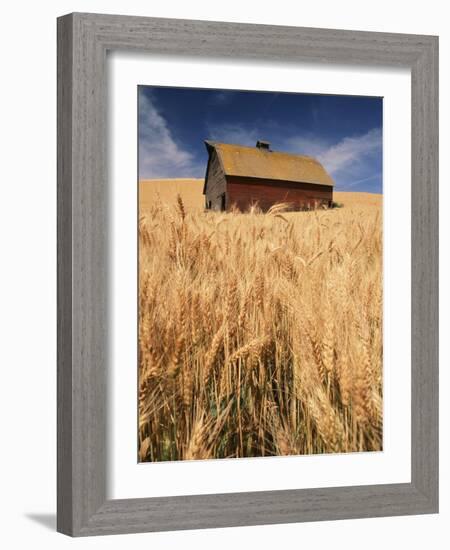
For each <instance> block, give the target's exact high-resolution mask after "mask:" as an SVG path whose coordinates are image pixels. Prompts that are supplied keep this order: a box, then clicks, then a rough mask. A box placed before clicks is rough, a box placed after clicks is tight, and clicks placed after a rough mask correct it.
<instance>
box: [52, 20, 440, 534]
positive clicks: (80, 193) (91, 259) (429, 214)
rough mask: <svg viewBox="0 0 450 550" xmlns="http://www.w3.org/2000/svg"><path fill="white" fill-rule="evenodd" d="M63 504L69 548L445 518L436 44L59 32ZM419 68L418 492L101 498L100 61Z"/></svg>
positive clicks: (202, 28)
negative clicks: (299, 525) (169, 58)
mask: <svg viewBox="0 0 450 550" xmlns="http://www.w3.org/2000/svg"><path fill="white" fill-rule="evenodd" d="M57 24H58V412H57V414H58V461H57V463H58V482H57V490H58V499H57V501H58V504H57V518H58V519H57V529H58V531H60V532H62V533H66V534H68V535H72V536H83V535H101V534H112V533H133V532H141V531H164V530H178V529H200V528H211V527H230V526H239V525H261V524H276V523H289V522H303V521H319V520H334V519H344V518H363V517H373V516H395V515H405V514H429V513H436V512H437V511H438V38H437V37H435V36H417V35H406V34H388V33H373V32H355V31H345V30H329V29H311V28H297V27H280V26H266V25H249V24H237V23H218V22H209V21H188V20H176V19H155V18H144V17H128V16H117V15H97V14H83V13H73V14H70V15H65V16H63V17H61V18H59V19H58V23H57ZM111 50H134V51H136V52H140V53H142V52H147V53H148V54H170V55H175V56H184V55H186V52H188V53H189V56H214V57H216V58H217V57H227V58H232V59H234V58H236V59H239V58H247V59H255V60H258V59H262V60H274V61H283V62H286V61H289V62H294V63H295V62H298V61H302V62H304V61H307V62H318V63H328V64H362V65H366V66H376V65H378V66H394V67H408V68H410V69H411V75H412V78H411V81H412V88H411V93H412V113H411V115H412V119H411V120H412V131H411V147H412V181H411V185H412V241H411V247H412V266H411V269H412V271H411V275H412V294H411V304H412V319H411V323H412V326H411V329H412V349H411V353H412V361H411V373H412V379H411V380H412V393H411V420H412V433H411V438H412V448H411V460H412V464H411V472H412V475H411V482H410V483H401V484H388V485H365V486H351V487H334V488H325V489H318V488H317V489H298V490H297V489H295V490H294V489H293V490H283V491H262V492H250V493H248V492H244V493H231V494H209V495H192V496H176V497H162V498H144V499H128V500H108V499H107V468H106V462H107V456H106V448H107V446H106V431H107V430H106V423H107V392H106V391H105V388H106V385H107V372H108V361H109V357H108V351H107V350H108V326H109V322H108V315H109V313H108V312H109V305H108V280H109V279H108V276H109V274H108V246H109V235H108V219H109V218H108V216H109V214H108V205H109V190H108V179H107V161H106V145H105V143H106V116H107V113H106V105H107V101H106V98H107V78H106V54H107V52H108V51H111Z"/></svg>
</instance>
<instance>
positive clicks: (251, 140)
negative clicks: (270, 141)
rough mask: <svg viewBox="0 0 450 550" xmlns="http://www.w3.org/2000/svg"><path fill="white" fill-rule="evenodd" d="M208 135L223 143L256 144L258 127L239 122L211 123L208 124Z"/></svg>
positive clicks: (259, 137) (258, 137)
mask: <svg viewBox="0 0 450 550" xmlns="http://www.w3.org/2000/svg"><path fill="white" fill-rule="evenodd" d="M208 137H209V139H212V140H214V141H221V142H223V143H235V144H237V145H250V146H252V145H255V144H256V140H257V139H262V138H261V136H259V135H258V130H257V128H254V127H247V126H243V125H241V124H237V123H229V124H220V125H214V126H213V125H210V126H208Z"/></svg>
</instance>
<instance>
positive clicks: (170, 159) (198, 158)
mask: <svg viewBox="0 0 450 550" xmlns="http://www.w3.org/2000/svg"><path fill="white" fill-rule="evenodd" d="M138 106H139V178H140V179H141V178H184V177H186V178H189V177H193V178H201V177H204V176H205V171H206V162H207V153H206V148H205V145H204V140H205V139H211V140H215V141H221V142H225V143H237V144H240V145H250V146H254V145H255V143H256V140H257V139H263V140H267V141H270V143H271V148H272V149H273V150H275V151H286V152H290V153H296V154H303V155H310V156H313V157H316V158H317V159H318V160H320V161H321V162H322V164H323V165H324V166H325V168H326V169H327V171H328V172H329V173H330V175H331V176H332V177H333V179H334V181H335V183H336V187H335V189H336V190H337V191H339V190H341V191H367V192H371V193H381V192H382V120H383V114H382V109H383V107H382V98H375V97H354V96H336V95H318V94H292V93H285V92H247V91H233V90H205V89H195V88H165V87H153V86H140V87H139V88H138Z"/></svg>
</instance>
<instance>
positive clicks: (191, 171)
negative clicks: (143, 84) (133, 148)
mask: <svg viewBox="0 0 450 550" xmlns="http://www.w3.org/2000/svg"><path fill="white" fill-rule="evenodd" d="M198 173H199V166H198V165H196V163H195V159H194V157H193V155H192V154H191V153H189V152H188V151H186V150H184V149H182V148H181V147H180V146H179V145H177V143H176V142H175V140H174V138H173V136H172V133H171V131H170V129H169V127H168V125H167V122H166V120H165V119H164V117H163V116H162V115H161V114H160V113H159V111H158V109H157V108H156V107H155V105H154V104H153V102H152V100H151V99H150V98H149V97H148V96H146V95H143V94H141V95H140V96H139V177H140V178H170V177H190V176H193V175H197V174H198Z"/></svg>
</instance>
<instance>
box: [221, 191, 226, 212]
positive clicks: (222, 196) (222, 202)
mask: <svg viewBox="0 0 450 550" xmlns="http://www.w3.org/2000/svg"><path fill="white" fill-rule="evenodd" d="M225 203H226V200H225V193H222V194H221V195H220V210H221V211H222V212H224V211H225V206H226V204H225Z"/></svg>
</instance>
